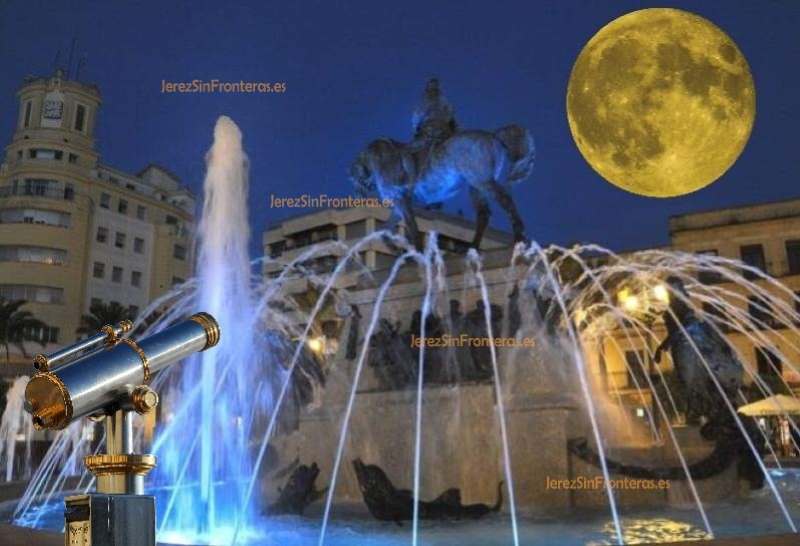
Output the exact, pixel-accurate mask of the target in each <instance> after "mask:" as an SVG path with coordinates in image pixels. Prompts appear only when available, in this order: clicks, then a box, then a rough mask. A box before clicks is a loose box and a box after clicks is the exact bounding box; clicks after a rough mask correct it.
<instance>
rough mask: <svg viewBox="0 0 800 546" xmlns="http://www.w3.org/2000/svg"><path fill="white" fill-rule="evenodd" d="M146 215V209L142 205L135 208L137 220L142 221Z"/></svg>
mask: <svg viewBox="0 0 800 546" xmlns="http://www.w3.org/2000/svg"><path fill="white" fill-rule="evenodd" d="M146 214H147V209H146V208H145V207H143V206H142V205H137V207H136V217H137V218H138V219H139V220H144V217H145V215H146Z"/></svg>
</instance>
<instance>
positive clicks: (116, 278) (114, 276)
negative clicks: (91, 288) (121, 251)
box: [111, 266, 122, 282]
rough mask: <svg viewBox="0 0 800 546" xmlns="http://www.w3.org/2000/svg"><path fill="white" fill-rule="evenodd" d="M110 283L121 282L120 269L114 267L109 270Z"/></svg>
mask: <svg viewBox="0 0 800 546" xmlns="http://www.w3.org/2000/svg"><path fill="white" fill-rule="evenodd" d="M111 282H122V268H121V267H117V266H114V268H113V269H112V270H111Z"/></svg>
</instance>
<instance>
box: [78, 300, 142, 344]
mask: <svg viewBox="0 0 800 546" xmlns="http://www.w3.org/2000/svg"><path fill="white" fill-rule="evenodd" d="M132 319H133V317H131V313H130V311H129V310H128V308H127V307H123V306H122V305H120V304H119V303H117V302H115V301H112V302H111V303H108V304H106V303H103V302H98V303H93V304H92V306H91V307H89V314H88V315H83V316H82V317H81V325H80V326H79V327H78V329H77V330H75V333H77V334H78V335H81V336H83V335H88V334H96V333H98V332H99V331H100V328H102V327H103V326H105V325H106V324H117V323H118V322H120V321H123V320H132Z"/></svg>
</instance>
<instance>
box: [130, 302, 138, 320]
mask: <svg viewBox="0 0 800 546" xmlns="http://www.w3.org/2000/svg"><path fill="white" fill-rule="evenodd" d="M128 314H129V315H130V316H131V318H132V319H135V318H136V317H137V316H138V315H139V307H138V306H136V305H129V306H128Z"/></svg>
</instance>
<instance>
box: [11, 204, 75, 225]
mask: <svg viewBox="0 0 800 546" xmlns="http://www.w3.org/2000/svg"><path fill="white" fill-rule="evenodd" d="M0 224H40V225H47V226H56V227H69V225H70V215H69V213H67V212H60V211H54V210H44V209H29V208H10V209H3V210H0Z"/></svg>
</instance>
